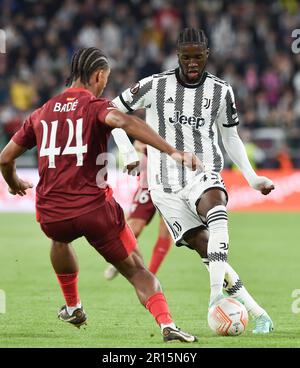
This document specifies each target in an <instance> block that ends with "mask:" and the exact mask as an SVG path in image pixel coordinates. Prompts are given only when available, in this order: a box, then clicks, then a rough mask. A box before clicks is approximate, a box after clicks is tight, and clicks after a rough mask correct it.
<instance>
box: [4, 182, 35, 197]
mask: <svg viewBox="0 0 300 368" xmlns="http://www.w3.org/2000/svg"><path fill="white" fill-rule="evenodd" d="M30 188H33V184H32V183H29V182H28V181H25V180H22V179H18V181H17V182H16V184H15V185H14V186H13V187H10V188H8V191H9V193H10V194H12V195H16V194H18V195H19V196H21V197H23V196H24V195H26V190H27V189H30Z"/></svg>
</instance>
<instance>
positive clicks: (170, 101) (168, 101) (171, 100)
mask: <svg viewBox="0 0 300 368" xmlns="http://www.w3.org/2000/svg"><path fill="white" fill-rule="evenodd" d="M166 103H174V100H173V98H172V97H169V98H168V99H167V100H166Z"/></svg>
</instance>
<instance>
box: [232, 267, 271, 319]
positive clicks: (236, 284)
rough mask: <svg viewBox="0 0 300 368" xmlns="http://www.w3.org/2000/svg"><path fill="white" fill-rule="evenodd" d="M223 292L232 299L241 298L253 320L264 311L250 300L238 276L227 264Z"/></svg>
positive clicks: (250, 297)
mask: <svg viewBox="0 0 300 368" xmlns="http://www.w3.org/2000/svg"><path fill="white" fill-rule="evenodd" d="M225 291H226V292H227V294H228V295H229V296H231V297H233V298H241V299H242V301H243V302H244V305H245V307H246V309H247V311H248V313H249V314H250V315H251V316H252V317H253V318H256V317H258V316H260V315H262V314H263V313H265V310H264V309H263V308H262V307H260V306H259V305H258V304H257V303H256V301H255V300H254V299H253V298H252V296H251V295H250V294H249V293H248V291H247V289H246V288H245V286H244V285H243V283H242V281H241V279H240V278H239V275H238V274H237V273H236V272H235V271H234V269H233V268H232V267H231V266H230V265H229V264H227V267H226V274H225Z"/></svg>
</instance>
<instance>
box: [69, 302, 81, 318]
mask: <svg viewBox="0 0 300 368" xmlns="http://www.w3.org/2000/svg"><path fill="white" fill-rule="evenodd" d="M78 308H81V302H79V303H78V304H76V305H75V306H73V307H68V306H67V312H68V313H69V315H70V316H71V315H72V314H73V312H74V310H75V309H78Z"/></svg>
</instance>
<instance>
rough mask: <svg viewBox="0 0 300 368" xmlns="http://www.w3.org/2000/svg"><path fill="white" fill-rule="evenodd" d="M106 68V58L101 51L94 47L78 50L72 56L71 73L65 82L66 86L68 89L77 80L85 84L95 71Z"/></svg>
mask: <svg viewBox="0 0 300 368" xmlns="http://www.w3.org/2000/svg"><path fill="white" fill-rule="evenodd" d="M107 68H109V64H108V58H107V56H106V55H105V53H104V52H103V51H102V50H100V49H97V48H96V47H88V48H82V49H79V50H78V51H76V52H75V53H74V54H73V56H72V61H71V73H70V76H69V77H68V78H67V80H66V86H68V87H69V86H70V85H71V84H72V83H73V82H74V81H75V80H76V79H78V78H80V81H81V82H82V83H84V84H86V83H88V82H89V80H90V77H91V75H92V73H93V72H94V71H95V70H97V69H107Z"/></svg>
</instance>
